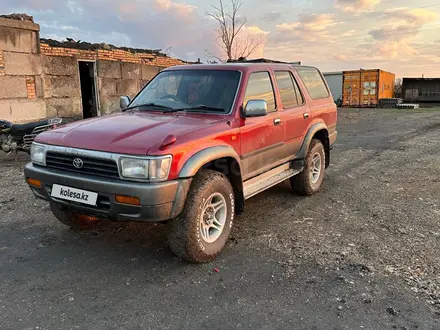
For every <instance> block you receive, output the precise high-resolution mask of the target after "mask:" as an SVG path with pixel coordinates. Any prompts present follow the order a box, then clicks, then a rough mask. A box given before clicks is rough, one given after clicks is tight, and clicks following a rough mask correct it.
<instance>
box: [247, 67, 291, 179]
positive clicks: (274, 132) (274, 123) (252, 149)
mask: <svg viewBox="0 0 440 330" xmlns="http://www.w3.org/2000/svg"><path fill="white" fill-rule="evenodd" d="M261 99H264V100H265V101H266V102H267V105H268V114H267V115H266V116H263V117H253V118H252V117H251V118H245V120H244V124H243V125H242V127H241V128H240V133H241V159H242V170H243V175H244V179H245V180H247V179H250V178H252V177H254V176H257V175H259V174H261V173H263V172H265V171H267V170H268V169H270V168H272V167H275V166H276V165H277V164H278V163H279V161H280V159H281V158H282V151H283V146H284V123H283V122H282V121H281V119H280V113H279V111H278V109H277V102H276V97H275V90H274V85H273V82H272V77H271V74H270V73H269V71H259V72H253V73H251V74H250V76H249V79H248V81H247V86H246V92H245V96H244V101H243V107H245V106H246V104H247V102H248V101H249V100H261Z"/></svg>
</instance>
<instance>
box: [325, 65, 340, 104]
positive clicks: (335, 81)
mask: <svg viewBox="0 0 440 330" xmlns="http://www.w3.org/2000/svg"><path fill="white" fill-rule="evenodd" d="M323 75H324V78H325V80H326V81H327V84H328V87H329V88H330V91H331V93H332V96H333V100H334V101H335V102H336V100H337V99H338V98H341V99H342V77H343V73H342V72H324V73H323Z"/></svg>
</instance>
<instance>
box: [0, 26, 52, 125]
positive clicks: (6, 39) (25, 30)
mask: <svg viewBox="0 0 440 330" xmlns="http://www.w3.org/2000/svg"><path fill="white" fill-rule="evenodd" d="M39 31H40V27H39V25H38V24H34V23H31V22H26V21H18V20H10V19H5V18H0V118H1V119H5V120H9V121H14V122H21V121H29V120H34V119H40V118H45V117H46V102H44V100H43V99H42V98H41V97H38V96H41V95H42V86H41V84H40V82H41V79H42V66H41V57H40V55H39V40H40V36H39Z"/></svg>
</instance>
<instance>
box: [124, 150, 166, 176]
mask: <svg viewBox="0 0 440 330" xmlns="http://www.w3.org/2000/svg"><path fill="white" fill-rule="evenodd" d="M171 160H172V157H171V156H164V157H157V158H150V159H142V158H130V157H121V158H120V166H121V175H122V177H124V178H127V179H141V180H150V181H165V180H167V179H168V175H169V173H170V167H171Z"/></svg>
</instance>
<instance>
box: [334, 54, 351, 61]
mask: <svg viewBox="0 0 440 330" xmlns="http://www.w3.org/2000/svg"><path fill="white" fill-rule="evenodd" d="M333 59H335V60H336V61H341V62H348V56H347V55H344V54H336V53H334V54H333Z"/></svg>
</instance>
